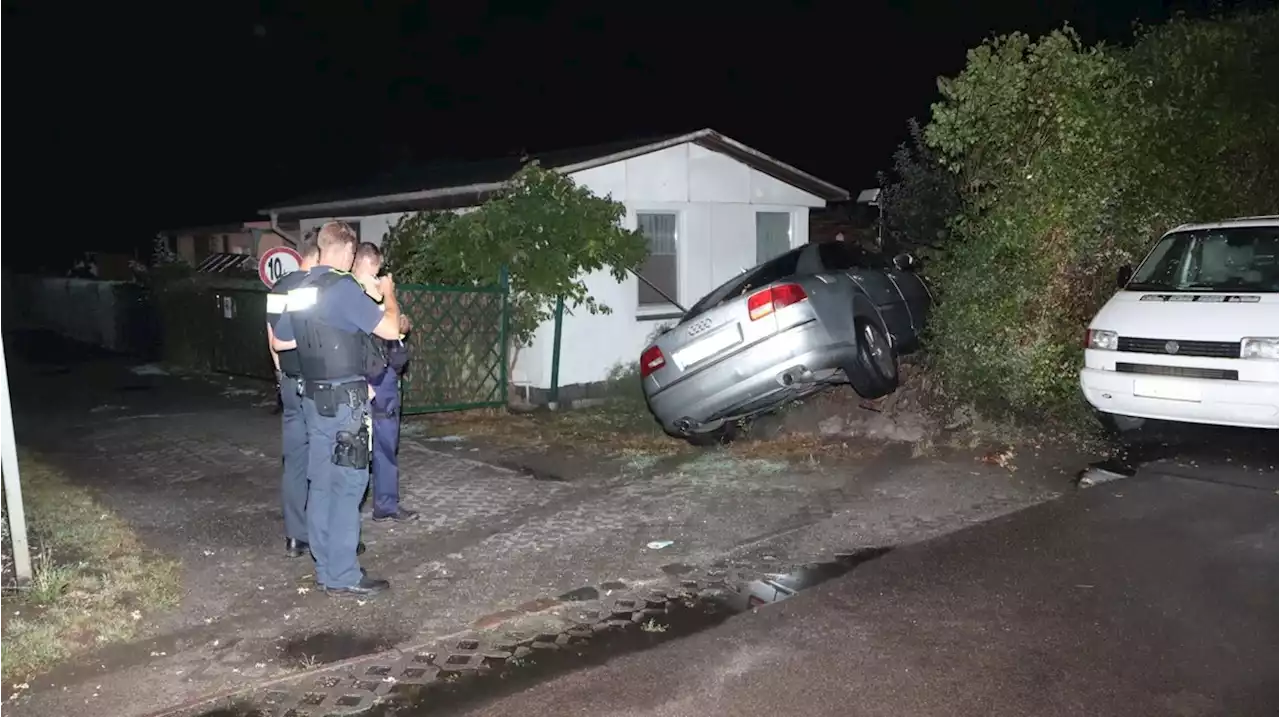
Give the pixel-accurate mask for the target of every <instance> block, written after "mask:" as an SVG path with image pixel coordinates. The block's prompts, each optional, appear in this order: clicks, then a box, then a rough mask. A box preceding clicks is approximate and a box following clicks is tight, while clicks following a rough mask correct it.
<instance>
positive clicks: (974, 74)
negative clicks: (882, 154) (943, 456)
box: [925, 11, 1277, 419]
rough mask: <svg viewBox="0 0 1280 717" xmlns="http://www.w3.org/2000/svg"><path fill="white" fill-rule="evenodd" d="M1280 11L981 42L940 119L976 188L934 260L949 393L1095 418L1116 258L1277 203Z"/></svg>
mask: <svg viewBox="0 0 1280 717" xmlns="http://www.w3.org/2000/svg"><path fill="white" fill-rule="evenodd" d="M1276 25H1277V14H1276V12H1275V11H1270V12H1267V13H1262V14H1246V15H1240V16H1236V17H1233V18H1225V19H1224V18H1216V19H1211V20H1199V21H1192V20H1186V19H1182V18H1179V19H1175V20H1173V21H1171V22H1169V23H1167V24H1165V25H1162V26H1159V27H1156V28H1154V29H1150V30H1145V29H1140V30H1139V32H1138V34H1137V36H1136V38H1135V42H1134V43H1133V45H1132V46H1131V47H1130V48H1127V49H1119V48H1108V47H1101V46H1099V47H1086V46H1084V45H1083V44H1082V43H1081V41H1080V39H1079V38H1078V37H1077V36H1076V34H1075V33H1074V32H1073V31H1072V30H1071V29H1070V28H1066V29H1064V30H1061V31H1057V32H1054V33H1051V34H1049V35H1047V36H1045V37H1043V38H1041V39H1039V40H1038V41H1034V42H1033V41H1032V40H1031V39H1030V38H1028V37H1027V36H1025V35H1022V34H1017V33H1015V34H1013V35H1008V36H1004V37H1000V38H996V39H994V40H991V41H988V42H986V43H984V44H983V45H982V46H980V47H978V48H976V49H974V50H971V51H970V52H969V55H968V63H967V65H966V67H965V69H964V71H963V72H962V73H961V74H960V75H959V76H958V77H956V78H953V79H942V80H940V81H939V89H940V90H941V92H942V96H943V99H942V101H941V102H939V103H937V104H935V105H934V107H933V120H932V122H931V123H930V124H929V126H928V127H927V128H926V130H925V138H926V141H927V143H928V144H929V146H930V147H932V148H933V149H934V150H935V151H937V152H938V154H939V156H940V158H941V160H942V162H943V163H944V164H945V165H946V166H947V167H948V168H949V169H950V170H951V171H952V172H954V173H955V175H956V178H957V181H958V186H959V189H960V193H961V198H962V206H961V210H960V212H959V213H958V214H957V215H956V216H955V217H954V219H953V220H952V228H953V237H952V240H951V242H950V243H949V245H948V246H947V250H946V252H945V254H944V256H942V257H941V258H940V259H939V260H938V261H936V262H935V263H934V264H933V265H932V266H931V267H930V269H931V275H932V279H933V281H934V283H935V285H936V286H937V288H938V291H939V296H940V302H939V305H938V307H937V310H936V312H935V314H934V318H933V323H932V326H931V335H930V337H929V348H930V352H931V355H932V358H933V360H934V363H935V368H936V369H937V371H938V373H939V376H940V378H941V379H942V384H943V386H944V389H945V391H946V392H947V393H948V394H949V395H950V396H951V397H953V398H955V399H959V400H963V401H965V402H971V403H974V404H976V405H977V406H978V407H979V408H980V409H982V410H983V411H985V412H988V413H994V414H1002V415H1004V416H1006V417H1031V416H1034V417H1044V416H1048V417H1053V418H1058V419H1073V418H1078V417H1079V416H1081V415H1082V414H1083V409H1084V404H1083V401H1081V400H1080V398H1079V389H1078V387H1077V370H1078V368H1079V366H1080V362H1081V358H1082V351H1081V348H1080V342H1081V336H1082V335H1083V332H1084V329H1085V328H1086V326H1087V324H1088V322H1089V320H1090V319H1091V318H1092V316H1093V314H1094V313H1096V311H1097V310H1098V308H1100V306H1101V305H1102V303H1103V302H1105V300H1106V299H1107V297H1108V296H1109V295H1110V294H1111V292H1112V290H1113V281H1114V277H1115V270H1116V268H1117V267H1118V266H1119V265H1121V264H1124V263H1129V262H1132V261H1134V260H1135V259H1138V258H1140V257H1141V255H1142V254H1143V253H1144V252H1145V250H1146V249H1147V248H1148V247H1149V245H1150V243H1151V241H1152V240H1153V239H1154V238H1156V237H1157V236H1159V234H1161V233H1162V232H1164V231H1166V230H1167V229H1169V228H1171V227H1173V226H1175V225H1177V224H1179V223H1182V222H1185V221H1190V220H1196V219H1200V220H1203V219H1212V218H1219V217H1229V216H1239V215H1246V214H1263V213H1272V212H1274V211H1275V210H1276V203H1275V202H1276V195H1277V182H1276V169H1277V166H1276V155H1277V142H1276V129H1275V128H1276V126H1277V111H1276V95H1277V93H1276V84H1277V83H1276V63H1275V57H1276V52H1277V37H1276Z"/></svg>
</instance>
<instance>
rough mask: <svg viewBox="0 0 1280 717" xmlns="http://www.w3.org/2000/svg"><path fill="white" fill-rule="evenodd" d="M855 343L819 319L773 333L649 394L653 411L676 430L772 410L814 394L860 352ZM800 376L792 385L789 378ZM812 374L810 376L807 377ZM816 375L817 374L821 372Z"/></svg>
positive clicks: (670, 429) (667, 426) (670, 427)
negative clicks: (839, 338)
mask: <svg viewBox="0 0 1280 717" xmlns="http://www.w3.org/2000/svg"><path fill="white" fill-rule="evenodd" d="M855 351H856V345H855V344H853V343H843V342H832V341H831V338H830V335H829V334H828V333H827V331H826V329H825V328H824V327H823V326H822V324H821V323H820V322H819V321H810V322H808V323H805V324H801V325H800V326H796V327H793V328H791V329H788V330H786V331H783V332H782V333H779V334H777V335H776V336H772V337H770V338H768V339H765V340H764V341H761V342H760V343H758V344H756V345H754V346H751V347H750V348H747V349H744V350H742V351H740V352H738V353H736V354H734V355H732V356H729V357H727V358H725V359H722V360H721V361H720V362H719V363H717V364H715V365H713V366H709V367H707V368H706V369H703V370H702V371H700V372H699V373H697V374H695V375H693V376H689V377H687V378H684V379H681V380H679V381H676V382H675V383H672V384H670V385H668V386H664V387H662V389H661V390H659V391H657V392H656V393H653V394H648V390H647V389H648V388H649V387H648V386H646V394H648V402H649V410H650V411H651V412H652V413H653V415H654V417H655V418H657V419H658V421H659V422H660V423H662V425H663V426H664V427H665V428H666V429H667V430H668V431H671V432H674V433H681V432H683V431H682V430H681V429H682V426H681V423H682V422H684V421H689V422H690V423H691V427H692V428H693V429H694V430H696V429H697V428H698V426H700V425H702V424H707V423H712V422H716V421H719V420H720V419H723V418H734V417H738V416H741V415H744V414H750V413H754V412H758V411H763V410H767V409H769V408H772V407H774V406H776V405H778V404H779V403H782V402H785V401H787V400H790V399H793V398H798V397H800V396H803V395H805V394H807V393H810V392H812V391H813V390H814V389H815V387H816V385H817V382H820V381H821V380H824V379H826V378H828V377H829V376H830V374H831V373H832V372H833V371H834V370H835V369H838V368H840V367H841V366H843V365H845V364H846V363H847V362H848V361H849V360H850V359H851V358H852V357H853V355H854V352H855ZM787 374H790V375H791V376H792V377H798V378H799V380H797V381H795V382H793V383H791V384H790V385H787V384H786V383H785V382H784V376H785V375H787ZM806 374H810V375H808V376H806ZM815 374H816V375H815Z"/></svg>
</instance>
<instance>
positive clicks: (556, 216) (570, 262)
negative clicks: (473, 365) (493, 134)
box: [383, 162, 648, 361]
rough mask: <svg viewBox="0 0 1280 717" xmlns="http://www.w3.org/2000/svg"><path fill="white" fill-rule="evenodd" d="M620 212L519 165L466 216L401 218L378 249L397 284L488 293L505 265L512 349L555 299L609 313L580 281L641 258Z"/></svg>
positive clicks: (622, 271)
mask: <svg viewBox="0 0 1280 717" xmlns="http://www.w3.org/2000/svg"><path fill="white" fill-rule="evenodd" d="M624 213H625V208H624V207H623V205H622V204H620V203H619V202H615V201H613V200H612V199H609V198H607V197H597V196H596V195H594V194H592V193H591V191H590V190H589V189H587V188H586V187H580V186H577V185H576V184H575V183H574V181H573V180H572V179H570V178H569V177H567V176H565V175H563V174H561V173H559V172H557V171H555V170H551V169H544V168H542V167H540V166H538V164H537V163H536V162H529V163H527V164H525V165H524V167H523V168H521V170H520V171H519V172H518V173H517V174H516V175H515V176H514V177H513V178H512V180H511V182H510V183H509V184H508V186H507V188H506V189H504V190H503V191H502V192H501V193H499V194H498V195H497V196H495V197H493V198H492V199H490V200H489V201H487V202H485V203H484V204H482V205H481V206H479V207H477V208H476V209H474V210H473V211H469V212H462V213H455V212H418V213H415V214H409V215H406V216H404V217H403V218H401V219H400V220H399V221H398V222H396V224H395V225H394V226H392V227H391V229H390V231H389V233H388V235H387V237H386V239H384V241H383V248H384V251H385V252H386V256H387V264H388V268H389V269H390V270H391V271H393V272H395V275H396V280H397V282H399V283H406V282H408V283H418V284H443V285H453V286H491V285H493V284H496V283H497V282H498V278H499V275H500V273H501V271H502V268H503V267H504V266H505V267H506V268H507V270H508V272H509V280H510V288H511V302H512V313H511V333H512V338H513V340H514V341H515V344H516V346H517V347H518V346H522V345H525V344H528V343H529V341H530V340H531V339H532V338H533V333H534V331H535V330H536V329H537V328H538V326H539V324H541V323H542V322H544V321H546V320H547V319H549V318H551V316H552V314H553V312H554V310H555V303H556V300H557V298H558V297H563V298H564V300H565V304H566V305H567V306H569V307H584V308H585V309H586V310H587V311H589V312H590V313H593V314H607V313H609V312H610V308H609V307H608V306H606V305H604V304H601V303H599V302H598V301H597V300H596V299H595V298H594V297H592V296H591V295H590V294H589V293H588V291H587V285H586V282H585V279H586V276H587V275H588V274H591V273H592V272H596V271H602V270H607V271H609V272H610V273H611V274H612V275H613V277H614V278H615V279H617V280H619V281H622V280H624V279H625V278H626V277H627V272H628V271H630V270H634V269H636V268H637V267H639V266H640V264H641V263H642V262H643V261H644V259H645V257H646V256H647V251H648V249H647V244H646V242H645V239H644V237H643V236H642V235H641V234H640V233H639V232H638V231H635V230H628V229H624V228H623V227H622V225H621V220H622V217H623V215H624ZM513 361H514V359H513Z"/></svg>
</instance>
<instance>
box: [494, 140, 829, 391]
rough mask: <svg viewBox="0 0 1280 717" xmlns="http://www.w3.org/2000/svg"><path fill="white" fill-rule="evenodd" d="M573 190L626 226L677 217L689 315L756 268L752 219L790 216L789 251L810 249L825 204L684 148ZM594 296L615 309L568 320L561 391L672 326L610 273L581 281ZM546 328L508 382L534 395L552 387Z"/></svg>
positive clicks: (680, 273) (672, 313)
mask: <svg viewBox="0 0 1280 717" xmlns="http://www.w3.org/2000/svg"><path fill="white" fill-rule="evenodd" d="M571 176H572V177H573V179H574V180H575V181H576V182H578V183H579V184H580V185H583V186H586V187H588V188H590V189H591V190H592V191H593V192H595V193H596V194H598V195H601V196H606V195H607V196H611V197H612V198H613V199H615V200H617V201H620V202H622V203H623V204H624V205H625V206H626V208H627V213H626V217H625V219H624V221H625V223H626V226H627V227H628V228H633V229H634V228H635V227H636V213H637V212H645V211H666V212H675V213H677V214H678V219H677V242H676V267H677V277H678V279H677V281H678V284H677V286H678V288H677V294H678V295H677V296H676V297H674V298H675V299H676V301H678V302H679V303H680V304H682V305H683V306H685V307H686V308H687V307H688V306H690V305H692V304H693V303H694V302H695V301H697V300H698V299H700V298H701V297H703V296H704V295H706V294H707V293H709V292H710V291H711V290H712V289H714V288H715V287H717V286H719V285H720V284H722V283H724V282H726V281H728V280H729V279H732V278H733V277H734V276H736V275H738V274H739V273H741V272H742V271H743V270H744V269H748V268H750V267H752V266H755V265H756V224H755V222H756V219H755V214H756V212H758V211H775V212H787V213H789V214H790V215H791V246H792V247H797V246H800V245H802V244H805V243H807V242H808V238H809V210H810V208H817V207H822V206H824V204H825V202H824V201H823V200H822V199H821V198H819V197H816V196H814V195H812V194H809V193H807V192H804V191H802V190H800V189H798V188H796V187H793V186H791V185H789V184H786V183H785V182H782V181H779V180H777V179H774V178H773V177H770V176H768V175H766V174H764V173H762V172H760V171H757V170H755V169H752V168H751V167H748V166H747V165H745V164H743V163H741V162H739V161H737V160H735V159H733V158H731V157H728V156H726V155H723V154H720V153H718V152H713V151H711V150H708V149H705V148H703V147H700V146H698V145H695V144H685V145H681V146H678V147H672V148H669V149H666V150H662V151H660V152H653V153H651V154H647V155H644V156H642V157H636V158H633V159H628V160H626V161H623V162H617V163H614V164H610V165H605V166H603V167H596V168H594V169H589V170H585V171H582V172H578V173H575V174H573V175H571ZM586 281H587V287H588V289H589V291H590V293H591V295H592V296H593V297H594V298H595V299H596V300H597V301H599V302H600V303H602V304H604V305H606V306H608V307H610V308H611V309H613V313H611V314H608V315H600V316H592V315H590V314H588V313H587V312H586V311H585V310H578V311H575V312H574V313H573V314H572V315H566V317H565V320H564V325H563V327H562V338H561V351H560V377H559V379H560V385H561V386H568V385H573V384H589V383H594V382H598V381H603V380H605V379H606V378H608V375H609V372H610V370H611V369H612V368H613V367H614V366H616V365H618V364H624V365H628V366H629V365H631V364H633V363H635V361H636V360H637V359H638V358H639V356H640V352H641V351H643V350H644V347H645V346H646V345H647V342H648V339H649V337H650V335H651V334H652V333H653V332H654V331H655V330H656V329H658V328H659V326H661V325H662V324H663V323H674V321H675V320H676V317H677V316H678V314H679V311H678V310H677V309H675V307H672V306H662V307H649V306H646V307H641V306H640V305H639V300H638V293H639V280H638V279H636V278H635V277H634V276H628V277H627V279H626V280H624V281H622V282H616V281H614V279H613V277H612V276H611V275H609V274H608V273H607V272H597V273H594V274H592V275H590V276H588V277H587V279H586ZM553 335H554V331H553V327H552V325H551V324H550V323H548V324H546V325H544V326H542V327H540V328H539V330H538V333H537V336H536V338H535V340H534V343H533V345H532V346H530V347H528V348H526V349H524V350H523V351H522V353H521V356H520V362H519V364H518V365H517V369H519V370H518V371H516V372H513V376H512V378H513V380H516V379H518V378H523V379H524V380H525V381H527V382H528V383H529V384H530V385H532V386H534V387H539V388H545V387H549V386H550V385H551V354H552V348H553Z"/></svg>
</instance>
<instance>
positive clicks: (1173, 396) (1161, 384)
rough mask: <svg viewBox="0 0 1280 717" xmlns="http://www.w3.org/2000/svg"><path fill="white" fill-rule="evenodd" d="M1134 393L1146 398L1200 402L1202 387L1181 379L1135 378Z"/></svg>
mask: <svg viewBox="0 0 1280 717" xmlns="http://www.w3.org/2000/svg"><path fill="white" fill-rule="evenodd" d="M1133 395H1135V396H1143V397H1145V398H1163V399H1165V400H1168V401H1190V402H1192V403H1199V402H1200V387H1199V386H1197V385H1195V384H1187V383H1183V382H1181V381H1161V380H1159V379H1149V378H1135V379H1134V380H1133Z"/></svg>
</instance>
